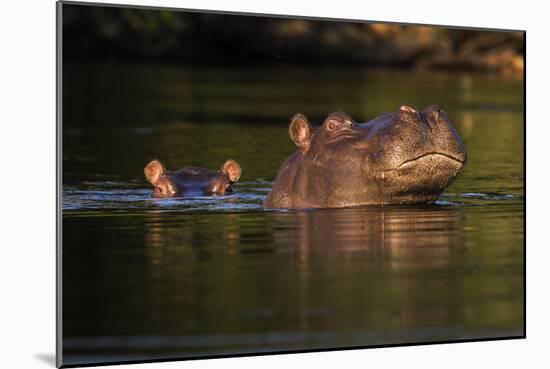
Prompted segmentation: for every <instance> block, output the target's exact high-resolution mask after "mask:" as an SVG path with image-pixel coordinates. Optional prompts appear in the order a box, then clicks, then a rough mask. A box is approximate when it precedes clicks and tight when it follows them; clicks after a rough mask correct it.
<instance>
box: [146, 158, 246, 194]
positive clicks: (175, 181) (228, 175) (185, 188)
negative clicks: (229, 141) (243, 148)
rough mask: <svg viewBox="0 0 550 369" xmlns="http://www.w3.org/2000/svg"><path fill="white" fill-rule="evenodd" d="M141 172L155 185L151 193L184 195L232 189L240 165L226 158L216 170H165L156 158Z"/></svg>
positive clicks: (221, 192)
mask: <svg viewBox="0 0 550 369" xmlns="http://www.w3.org/2000/svg"><path fill="white" fill-rule="evenodd" d="M144 172H145V178H147V180H148V181H149V182H150V183H151V184H152V185H153V186H154V187H155V189H154V190H153V193H152V194H151V197H185V196H202V195H223V194H225V193H227V192H232V191H233V190H232V188H231V185H232V184H233V183H235V182H237V181H238V180H239V177H240V176H241V167H240V166H239V164H238V163H237V162H236V161H235V160H227V161H226V162H225V163H224V164H223V165H222V167H221V169H220V170H218V171H214V170H210V169H206V168H198V167H187V168H182V169H179V170H177V171H174V172H168V171H166V169H165V168H164V165H162V163H161V162H160V161H158V160H153V161H151V162H150V163H149V164H147V166H146V167H145V170H144Z"/></svg>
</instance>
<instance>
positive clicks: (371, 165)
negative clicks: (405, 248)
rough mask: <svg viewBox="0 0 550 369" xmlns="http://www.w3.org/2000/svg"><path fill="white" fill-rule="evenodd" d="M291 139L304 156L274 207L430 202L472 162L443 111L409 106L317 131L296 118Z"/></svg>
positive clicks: (275, 195)
mask: <svg viewBox="0 0 550 369" xmlns="http://www.w3.org/2000/svg"><path fill="white" fill-rule="evenodd" d="M289 134H290V138H291V139H292V141H294V143H295V144H296V145H297V146H298V147H299V151H298V152H296V153H295V154H293V155H292V156H291V157H289V158H288V159H287V160H286V162H285V163H284V164H283V165H282V166H281V169H280V170H279V174H278V175H277V178H276V180H275V183H274V186H273V189H272V191H271V192H270V194H269V195H268V197H267V199H266V201H265V202H264V205H265V206H266V207H272V208H310V207H311V208H319V207H345V206H356V205H374V204H407V203H429V202H433V201H435V200H436V199H437V198H438V196H439V195H440V194H441V192H442V191H443V190H444V189H445V188H446V187H447V186H449V184H450V183H451V182H452V181H453V179H454V178H455V177H456V176H457V175H458V174H459V173H460V172H461V170H462V168H463V166H464V164H465V162H466V149H465V147H464V143H463V142H462V139H461V138H460V136H459V134H458V133H457V131H456V129H455V128H454V126H453V124H452V122H451V120H450V119H449V117H448V116H447V114H446V113H445V112H444V111H443V110H441V109H440V108H438V107H437V106H430V107H428V108H427V109H425V110H424V111H417V110H416V109H415V108H413V107H412V106H408V105H404V106H402V107H400V108H399V110H398V111H397V112H393V113H385V114H382V115H380V116H379V117H377V118H375V119H373V120H371V121H369V122H367V123H362V124H358V123H356V122H354V120H353V119H352V118H351V117H350V116H349V115H348V114H346V113H344V112H335V113H332V114H330V115H329V116H328V117H327V118H326V119H325V121H324V123H323V124H322V125H321V126H319V127H316V128H313V127H312V126H311V125H310V124H309V122H308V120H307V118H306V117H305V116H304V115H302V114H296V115H295V116H294V117H293V118H292V119H291V122H290V127H289Z"/></svg>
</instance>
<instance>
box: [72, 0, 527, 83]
mask: <svg viewBox="0 0 550 369" xmlns="http://www.w3.org/2000/svg"><path fill="white" fill-rule="evenodd" d="M63 26H64V38H63V46H64V47H63V50H64V59H65V60H74V61H132V62H141V61H160V62H177V63H185V64H195V65H228V64H231V65H234V64H242V65H248V64H255V65H257V64H284V63H287V64H312V65H323V64H329V65H336V64H338V65H345V64H350V65H361V66H372V67H393V68H412V69H424V70H426V69H427V70H432V69H447V70H449V69H452V70H483V71H493V72H496V73H504V74H516V75H522V73H523V68H524V60H523V33H522V32H504V31H480V30H467V29H451V28H439V27H426V26H412V25H396V24H385V23H353V22H342V21H324V20H304V19H289V18H275V17H264V16H244V15H233V14H206V13H198V12H188V11H181V12H179V11H169V10H160V11H159V10H154V9H129V8H116V7H97V6H86V5H74V4H71V5H68V4H65V5H64V6H63Z"/></svg>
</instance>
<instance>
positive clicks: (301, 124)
mask: <svg viewBox="0 0 550 369" xmlns="http://www.w3.org/2000/svg"><path fill="white" fill-rule="evenodd" d="M312 132H313V129H312V128H311V125H310V124H309V122H308V120H307V118H306V117H305V116H304V115H302V114H296V115H295V116H293V117H292V119H291V120H290V127H289V128H288V134H289V135H290V138H291V139H292V141H294V143H295V144H296V146H298V147H299V148H300V149H302V150H304V151H307V149H309V144H310V142H311V134H312Z"/></svg>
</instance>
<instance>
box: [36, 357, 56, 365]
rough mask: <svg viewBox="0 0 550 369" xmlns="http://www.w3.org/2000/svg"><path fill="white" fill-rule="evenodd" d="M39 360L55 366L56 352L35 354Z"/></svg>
mask: <svg viewBox="0 0 550 369" xmlns="http://www.w3.org/2000/svg"><path fill="white" fill-rule="evenodd" d="M34 357H35V358H36V359H37V360H40V361H42V362H43V363H46V364H48V365H51V366H52V367H54V368H55V355H54V354H34Z"/></svg>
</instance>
